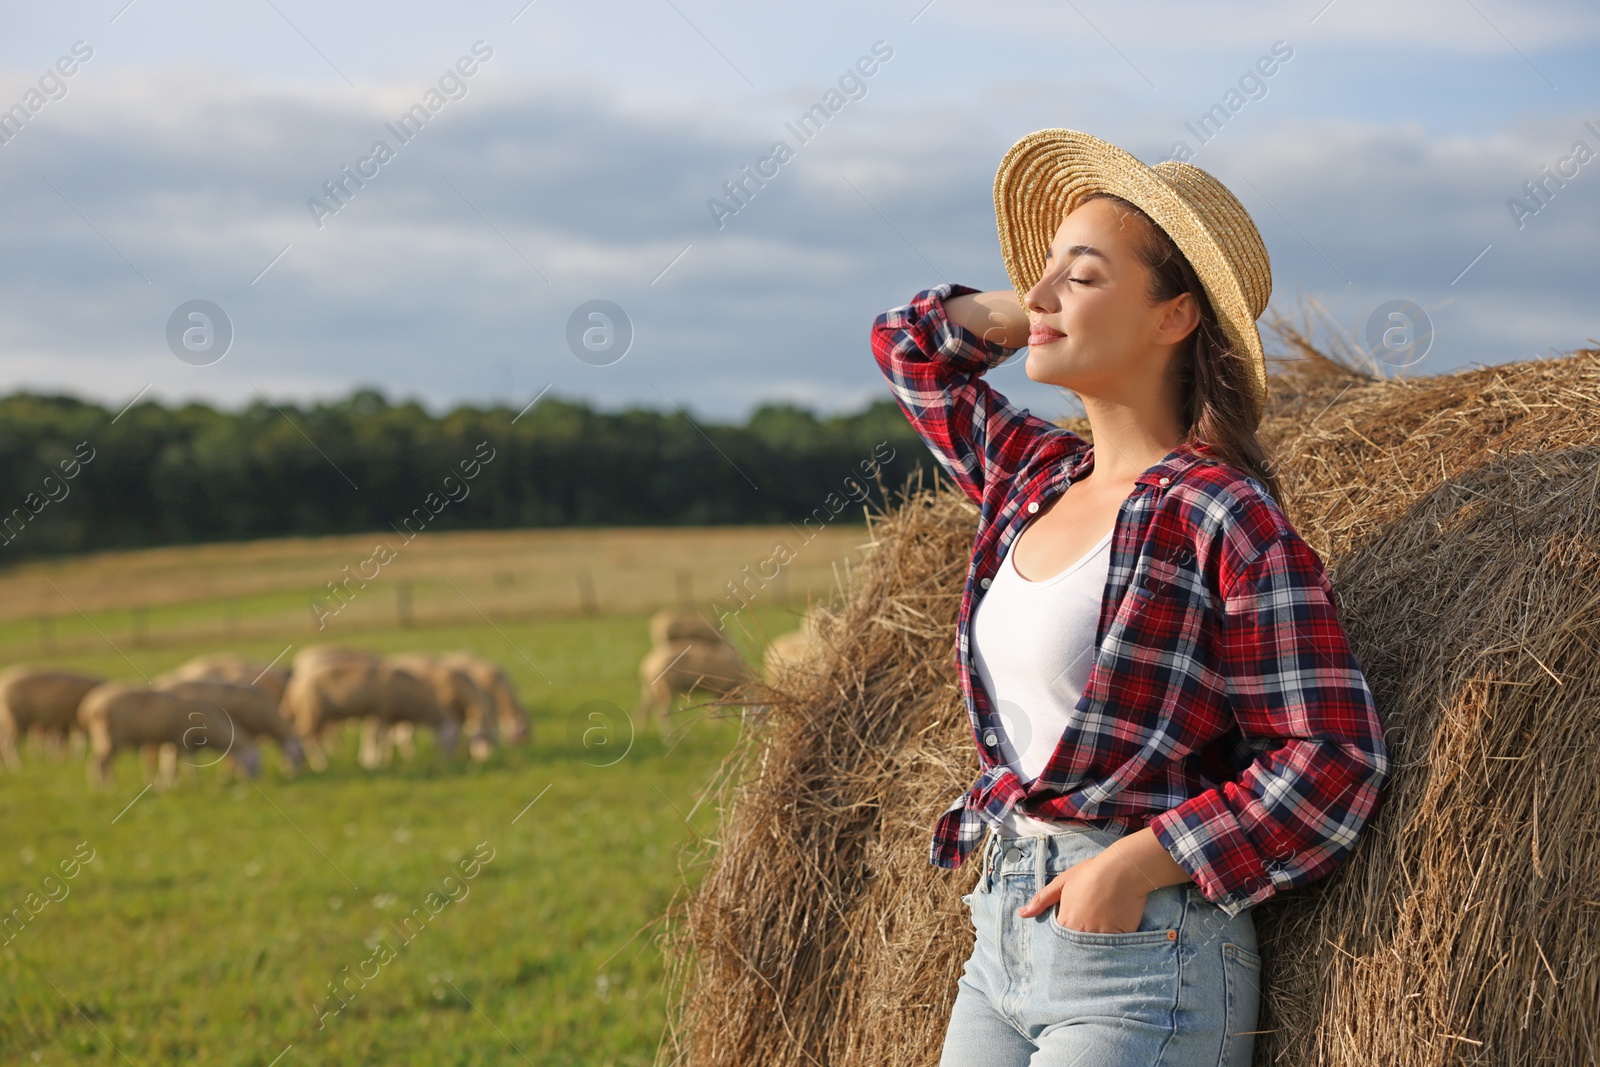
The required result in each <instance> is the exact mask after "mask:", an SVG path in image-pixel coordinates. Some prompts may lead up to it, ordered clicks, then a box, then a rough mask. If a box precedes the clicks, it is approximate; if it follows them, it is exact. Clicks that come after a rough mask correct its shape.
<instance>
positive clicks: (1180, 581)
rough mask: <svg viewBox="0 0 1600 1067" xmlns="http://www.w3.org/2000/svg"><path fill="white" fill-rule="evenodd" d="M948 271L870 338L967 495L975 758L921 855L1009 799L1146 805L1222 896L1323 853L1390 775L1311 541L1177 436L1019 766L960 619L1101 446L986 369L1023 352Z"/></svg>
mask: <svg viewBox="0 0 1600 1067" xmlns="http://www.w3.org/2000/svg"><path fill="white" fill-rule="evenodd" d="M976 291H977V290H975V289H972V288H970V287H968V286H960V285H951V284H945V285H940V286H938V287H936V288H933V289H928V290H925V291H923V292H921V293H918V294H917V295H916V297H914V298H913V299H912V301H911V303H909V304H907V305H905V306H904V307H898V308H894V309H893V310H890V311H886V312H884V313H883V314H882V315H879V316H878V318H877V320H876V321H875V323H874V324H873V329H872V350H873V355H874V356H875V357H876V359H877V361H878V365H879V366H880V367H881V368H882V370H883V373H884V376H885V377H886V378H888V380H889V384H890V386H891V388H892V389H893V391H894V395H895V399H896V400H897V401H898V402H899V404H900V407H901V409H902V410H904V411H905V413H906V417H907V418H908V419H910V421H911V425H912V426H913V427H914V428H915V429H916V430H917V432H918V433H919V434H920V435H921V436H922V438H923V440H924V441H926V442H927V444H928V447H929V448H930V449H931V450H932V451H933V454H934V456H935V457H936V458H937V459H938V461H939V463H940V465H941V466H942V467H944V469H945V470H946V471H948V472H949V473H950V475H951V476H952V477H953V478H954V479H955V481H956V484H957V485H959V486H960V487H961V489H962V490H963V491H964V492H965V493H966V494H967V496H969V497H971V498H972V500H973V501H974V503H976V504H977V505H978V507H979V517H978V533H977V538H976V540H975V542H974V545H973V551H972V562H971V565H970V566H969V567H968V569H967V581H966V588H965V590H964V592H963V593H962V597H961V610H960V614H959V616H958V622H957V629H956V653H957V667H958V673H959V675H960V681H961V691H962V694H963V696H964V697H965V699H966V704H967V712H968V716H969V718H970V719H971V724H972V732H973V739H974V741H975V742H976V743H977V746H978V761H979V765H980V768H981V771H982V773H981V774H980V775H979V777H978V780H977V782H976V783H974V784H973V786H972V787H971V789H969V790H968V791H967V792H966V793H964V794H962V796H960V797H959V798H957V799H956V800H955V802H954V803H952V804H951V805H950V807H949V808H948V809H947V810H946V811H945V812H944V813H943V814H942V815H941V816H940V817H939V820H938V823H937V825H936V826H935V828H934V832H933V843H932V847H931V849H930V853H929V861H930V862H931V863H932V864H934V865H936V866H939V867H946V868H956V867H960V866H961V863H962V860H963V859H965V858H966V856H967V854H968V853H969V852H971V851H972V849H973V848H974V847H975V846H976V845H977V844H978V843H979V842H980V841H981V840H982V838H983V835H984V831H985V829H986V826H987V825H988V824H991V823H998V822H999V821H1000V820H1001V819H1002V818H1004V816H1005V814H1006V813H1007V812H1008V811H1010V810H1011V808H1012V807H1013V806H1014V805H1020V806H1021V810H1023V811H1024V812H1025V813H1026V814H1029V815H1033V816H1035V817H1036V818H1041V819H1054V820H1075V821H1080V822H1088V823H1092V824H1094V825H1097V826H1100V827H1102V828H1104V829H1108V830H1111V831H1112V832H1114V833H1119V834H1124V833H1130V832H1132V831H1134V830H1138V829H1141V828H1142V827H1144V826H1146V825H1148V826H1150V827H1151V828H1152V830H1153V831H1154V832H1155V834H1156V837H1157V838H1158V839H1159V840H1160V841H1161V843H1162V844H1163V845H1164V846H1165V847H1166V849H1167V851H1169V852H1170V853H1171V854H1172V856H1173V858H1174V859H1175V860H1176V861H1177V862H1178V864H1179V865H1181V866H1182V867H1183V868H1184V870H1186V871H1188V872H1189V874H1190V876H1191V877H1192V878H1193V880H1194V882H1195V884H1196V885H1198V886H1199V888H1200V891H1201V892H1202V893H1203V894H1204V896H1205V897H1206V899H1207V900H1210V901H1212V902H1214V903H1216V904H1217V905H1218V906H1220V907H1221V908H1223V909H1224V910H1225V911H1226V912H1227V913H1228V914H1229V915H1235V914H1238V913H1239V912H1240V911H1243V910H1244V909H1245V908H1248V907H1251V906H1253V905H1255V904H1257V903H1260V902H1261V901H1263V900H1266V899H1267V898H1268V897H1271V896H1272V895H1274V894H1275V893H1278V892H1280V891H1282V890H1285V889H1290V888H1292V887H1294V886H1299V885H1304V884H1306V883H1308V882H1312V881H1314V880H1316V879H1317V878H1320V877H1322V876H1323V875H1325V874H1327V873H1328V872H1329V871H1330V870H1332V869H1333V868H1334V866H1336V865H1337V864H1338V863H1339V861H1340V860H1341V859H1343V858H1344V856H1345V855H1346V854H1347V853H1348V852H1349V851H1350V849H1351V848H1352V847H1353V846H1354V845H1355V842H1356V838H1357V835H1358V834H1359V833H1360V832H1361V829H1362V827H1363V826H1364V825H1365V823H1366V822H1367V820H1368V819H1370V818H1371V816H1372V814H1373V812H1374V811H1375V810H1376V808H1377V805H1378V801H1379V797H1380V792H1381V789H1382V787H1383V783H1384V782H1385V780H1386V779H1387V778H1388V775H1389V753H1388V748H1387V746H1386V745H1385V744H1384V740H1383V730H1382V726H1381V724H1380V723H1379V720H1378V714H1377V708H1376V707H1375V705H1374V704H1373V699H1372V693H1371V691H1370V690H1369V689H1368V688H1367V683H1366V679H1365V677H1364V676H1363V675H1362V673H1361V668H1360V667H1359V666H1358V665H1357V663H1356V661H1355V657H1354V655H1353V654H1352V653H1351V650H1350V645H1349V641H1348V638H1347V637H1346V635H1345V632H1344V627H1343V626H1342V625H1341V623H1340V622H1339V617H1338V612H1337V609H1336V607H1335V605H1334V602H1333V587H1332V585H1331V583H1330V582H1329V580H1328V577H1327V573H1326V570H1325V568H1324V566H1323V563H1322V560H1321V559H1320V558H1319V557H1318V555H1317V554H1316V552H1315V551H1314V550H1313V549H1312V548H1311V546H1310V545H1308V544H1306V543H1305V541H1303V540H1302V539H1301V537H1300V535H1299V534H1298V533H1296V531H1295V530H1294V528H1293V527H1291V526H1290V525H1289V522H1288V519H1287V518H1285V517H1284V514H1283V512H1282V511H1281V510H1280V509H1279V507H1278V504H1277V502H1276V501H1274V500H1273V499H1272V497H1271V495H1270V494H1269V493H1268V492H1267V490H1266V487H1265V486H1263V485H1262V484H1261V483H1260V482H1259V481H1258V480H1256V479H1254V478H1251V477H1249V476H1248V475H1246V474H1245V473H1244V472H1242V471H1241V470H1239V469H1238V468H1237V467H1234V466H1232V465H1231V464H1229V463H1226V462H1224V461H1223V460H1221V459H1220V458H1217V457H1215V456H1213V455H1211V454H1210V450H1209V449H1208V448H1207V447H1206V446H1205V445H1204V444H1203V443H1198V444H1192V445H1191V444H1184V445H1180V446H1179V447H1178V448H1177V449H1175V450H1174V451H1172V452H1170V453H1168V454H1167V456H1166V457H1165V458H1163V459H1162V461H1161V462H1160V463H1158V464H1157V465H1155V466H1154V467H1151V468H1150V469H1149V470H1147V471H1145V472H1144V473H1143V474H1141V475H1140V476H1139V478H1138V479H1137V481H1136V483H1135V487H1134V489H1133V492H1132V493H1131V494H1130V495H1129V497H1128V499H1127V500H1126V501H1125V502H1124V503H1123V505H1122V509H1121V511H1120V512H1119V513H1118V516H1117V521H1116V527H1115V530H1114V532H1113V536H1112V540H1111V563H1110V571H1109V574H1108V575H1107V578H1106V590H1105V597H1104V600H1103V602H1102V604H1101V608H1100V619H1099V625H1098V629H1097V631H1096V639H1097V640H1096V646H1097V652H1096V657H1095V662H1094V666H1093V668H1092V670H1091V672H1090V675H1089V681H1088V685H1087V686H1086V687H1085V689H1084V693H1083V696H1082V698H1081V699H1080V700H1079V702H1078V705H1077V708H1076V711H1075V714H1074V719H1073V723H1072V725H1071V726H1070V727H1069V728H1068V729H1067V730H1066V731H1065V733H1064V734H1063V735H1062V737H1061V741H1060V743H1059V745H1058V746H1057V748H1056V751H1055V754H1054V755H1053V756H1052V757H1051V759H1050V762H1049V763H1048V764H1047V765H1046V766H1045V769H1044V771H1043V773H1042V774H1040V776H1039V777H1038V778H1037V779H1035V780H1034V781H1033V782H1032V783H1030V784H1029V785H1027V786H1024V785H1023V784H1022V782H1021V780H1020V779H1019V778H1018V777H1017V775H1016V774H1015V773H1014V772H1013V771H1012V770H1011V769H1010V768H1008V767H1007V766H1006V765H1005V764H1003V763H1001V762H999V760H1000V758H1001V751H1000V749H999V747H998V745H997V744H996V741H997V739H998V736H997V731H998V730H999V729H1000V725H1001V722H1000V719H999V717H998V716H997V715H996V713H995V711H994V709H993V708H992V707H991V697H990V694H989V693H988V692H987V690H986V689H985V687H984V686H983V685H982V684H978V685H974V684H973V660H972V651H971V649H970V648H969V647H968V632H969V629H970V625H969V620H970V619H971V617H972V611H973V608H974V605H975V603H976V599H977V598H978V597H981V596H982V595H983V593H984V590H985V589H987V588H988V586H989V583H990V580H991V579H992V578H993V577H994V575H995V573H996V571H997V570H998V569H999V565H1000V561H1001V560H1002V559H1003V558H1004V555H1005V552H1006V550H1007V548H1008V547H1009V546H1010V544H1011V542H1012V541H1013V540H1014V539H1015V538H1016V537H1017V536H1018V535H1019V534H1020V533H1021V532H1022V530H1023V529H1024V527H1025V526H1026V525H1027V523H1028V520H1029V519H1030V518H1031V517H1032V516H1033V514H1034V513H1036V512H1038V511H1040V510H1042V509H1043V508H1044V507H1045V506H1046V505H1047V504H1048V503H1049V502H1050V501H1051V500H1052V499H1053V498H1054V497H1056V496H1057V495H1059V494H1060V493H1061V492H1062V491H1064V490H1065V489H1066V488H1067V486H1068V485H1069V484H1070V483H1071V482H1073V481H1075V480H1077V479H1079V478H1081V477H1083V476H1084V475H1086V474H1088V473H1089V472H1090V471H1091V470H1092V469H1093V467H1094V449H1093V447H1092V446H1090V445H1089V444H1088V443H1087V442H1086V441H1085V440H1084V439H1083V438H1081V437H1079V436H1078V435H1077V434H1074V433H1072V432H1070V431H1068V430H1066V429H1063V428H1061V427H1059V426H1056V425H1055V424H1053V423H1051V422H1048V421H1046V420H1044V419H1041V418H1038V417H1037V416H1034V415H1032V414H1030V413H1029V412H1028V411H1026V410H1022V409H1018V408H1016V407H1014V406H1012V405H1011V403H1010V402H1008V401H1007V400H1006V398H1005V397H1004V396H1002V395H1000V394H999V393H997V392H995V390H994V389H993V388H991V387H990V386H989V384H988V383H987V382H985V381H984V380H983V377H982V375H983V373H984V372H985V371H987V370H988V369H990V368H991V367H994V366H996V365H998V364H1000V363H1002V362H1004V361H1005V360H1006V359H1007V358H1009V357H1010V356H1011V355H1012V354H1013V353H1015V352H1016V351H1018V350H1017V349H1014V348H1003V347H1001V346H999V345H996V344H993V343H991V342H988V341H985V340H983V339H981V338H979V337H977V336H976V335H974V334H973V333H972V332H971V331H969V330H967V329H965V328H964V327H962V326H959V325H957V324H956V323H953V322H951V321H950V320H949V319H948V318H946V316H945V313H944V300H945V299H946V298H948V297H951V296H959V295H961V294H964V293H971V292H976Z"/></svg>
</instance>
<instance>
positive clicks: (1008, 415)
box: [872, 282, 1070, 504]
mask: <svg viewBox="0 0 1600 1067" xmlns="http://www.w3.org/2000/svg"><path fill="white" fill-rule="evenodd" d="M1027 341H1028V318H1027V315H1026V314H1024V313H1023V311H1022V307H1021V305H1020V304H1018V303H1017V298H1016V297H1015V296H1014V295H1012V294H1011V293H1006V292H999V293H993V292H991V293H980V292H978V290H976V289H973V288H971V287H970V286H965V285H953V284H951V283H948V282H947V283H945V284H944V285H939V286H935V287H934V288H932V289H924V290H923V291H922V292H920V293H918V294H917V295H916V296H914V297H912V299H911V303H909V304H906V305H904V306H902V307H897V308H893V309H891V310H889V311H885V312H884V313H883V314H881V315H879V316H878V318H877V320H876V321H875V322H874V323H873V325H872V354H873V356H874V358H876V359H877V361H878V366H879V367H880V368H881V369H882V371H883V376H884V377H885V378H887V379H888V380H889V387H890V389H891V390H893V392H894V397H895V400H896V401H897V402H898V403H899V405H900V409H901V410H902V411H904V412H905V414H906V418H907V419H908V420H909V421H910V422H911V426H912V428H913V429H915V430H916V431H917V434H918V435H919V436H921V438H922V439H923V441H924V442H926V443H927V445H928V448H929V449H930V450H931V451H932V452H933V455H934V458H935V459H937V460H938V461H939V464H940V466H942V467H943V468H944V469H945V470H946V471H947V472H948V473H949V474H950V476H951V477H952V478H954V479H955V481H956V484H957V485H959V486H960V487H961V489H962V491H963V492H965V493H966V494H967V496H968V497H970V498H971V499H972V501H973V502H974V503H978V504H981V503H982V502H983V495H984V490H985V488H986V487H988V486H991V485H996V484H1000V483H1002V482H1003V481H1005V480H1006V479H1007V478H1009V477H1010V476H1011V474H1012V473H1014V472H1015V471H1016V470H1017V468H1018V467H1019V466H1020V465H1021V464H1022V462H1023V461H1024V460H1026V459H1027V457H1028V454H1029V452H1030V451H1031V450H1032V448H1033V447H1034V445H1036V444H1037V443H1038V441H1039V440H1040V439H1041V438H1042V437H1044V436H1048V435H1054V434H1065V433H1069V432H1070V431H1068V430H1065V429H1063V428H1061V427H1059V426H1057V425H1055V424H1054V423H1052V422H1049V421H1047V420H1045V419H1041V418H1039V417H1038V416H1037V415H1033V414H1030V413H1029V412H1028V411H1027V409H1025V408H1017V407H1014V406H1012V404H1011V402H1010V401H1008V400H1007V399H1006V398H1005V397H1004V396H1002V395H1001V394H1000V393H998V392H996V391H995V390H994V389H993V388H992V387H991V386H990V385H989V384H988V383H987V382H985V381H984V380H983V377H982V376H983V374H984V372H986V371H988V370H989V369H990V368H991V367H995V366H998V365H999V364H1001V363H1004V362H1005V361H1006V360H1007V359H1008V358H1009V357H1010V356H1011V355H1012V354H1013V353H1015V352H1016V350H1017V349H1018V348H1019V347H1021V346H1022V345H1025V344H1027Z"/></svg>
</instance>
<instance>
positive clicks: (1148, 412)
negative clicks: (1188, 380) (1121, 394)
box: [1080, 396, 1184, 485]
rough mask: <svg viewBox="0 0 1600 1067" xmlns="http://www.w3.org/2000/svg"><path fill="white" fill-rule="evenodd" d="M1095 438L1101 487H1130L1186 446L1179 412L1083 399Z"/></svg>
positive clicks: (1096, 469) (1164, 407)
mask: <svg viewBox="0 0 1600 1067" xmlns="http://www.w3.org/2000/svg"><path fill="white" fill-rule="evenodd" d="M1080 399H1082V401H1083V407H1084V411H1085V413H1086V414H1087V415H1088V417H1089V431H1090V433H1091V434H1092V435H1093V437H1094V470H1093V472H1092V473H1091V474H1090V477H1091V478H1093V479H1094V480H1095V482H1097V483H1099V484H1109V485H1128V484H1132V482H1133V480H1134V479H1135V478H1137V477H1139V475H1141V474H1143V473H1144V472H1145V471H1147V470H1149V469H1150V468H1151V467H1153V466H1155V465H1156V464H1157V463H1160V462H1161V460H1162V459H1164V458H1165V457H1166V455H1167V453H1169V452H1171V451H1172V450H1173V449H1175V448H1177V447H1178V446H1179V445H1180V444H1182V443H1183V439H1184V433H1183V430H1182V428H1181V427H1180V426H1179V425H1178V418H1177V413H1176V412H1175V411H1172V410H1171V409H1170V407H1168V406H1167V405H1162V404H1149V403H1147V404H1139V405H1131V404H1126V403H1121V402H1117V401H1107V400H1103V399H1100V398H1097V397H1089V396H1085V397H1081V398H1080Z"/></svg>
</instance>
